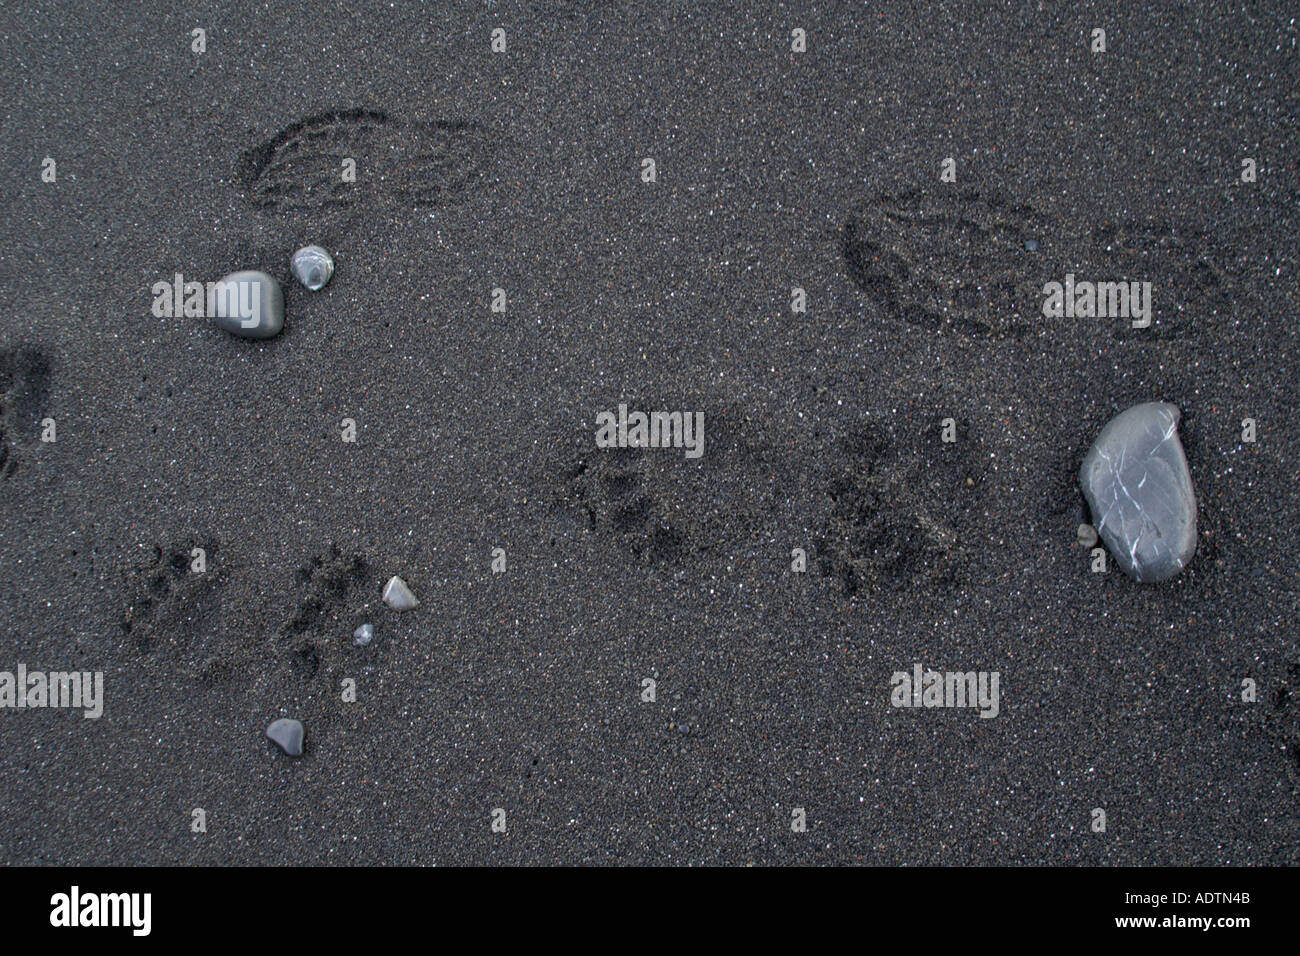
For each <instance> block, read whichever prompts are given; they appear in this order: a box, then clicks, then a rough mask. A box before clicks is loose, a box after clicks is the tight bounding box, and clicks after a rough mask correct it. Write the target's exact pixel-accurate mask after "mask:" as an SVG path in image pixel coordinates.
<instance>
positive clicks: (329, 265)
mask: <svg viewBox="0 0 1300 956" xmlns="http://www.w3.org/2000/svg"><path fill="white" fill-rule="evenodd" d="M289 269H290V271H292V272H293V277H294V278H295V279H297V280H298V281H299V282H301V283H302V284H303V285H305V286H306V287H307V288H309V289H311V291H312V292H316V291H318V290H320V289H323V288H325V285H326V284H327V283H328V282H329V281H330V277H331V276H333V275H334V260H333V258H331V257H330V254H329V253H328V252H326V251H325V250H324V249H322V248H321V247H320V246H304V247H303V248H301V249H299V250H298V251H297V252H295V253H294V254H293V258H292V259H291V260H290V261H289Z"/></svg>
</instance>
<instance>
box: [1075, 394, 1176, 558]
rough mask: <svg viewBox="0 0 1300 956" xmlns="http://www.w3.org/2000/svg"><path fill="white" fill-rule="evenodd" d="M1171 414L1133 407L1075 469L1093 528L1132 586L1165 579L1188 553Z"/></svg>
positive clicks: (1156, 405)
mask: <svg viewBox="0 0 1300 956" xmlns="http://www.w3.org/2000/svg"><path fill="white" fill-rule="evenodd" d="M1181 418H1182V415H1181V413H1180V412H1179V411H1178V409H1177V408H1176V407H1174V406H1173V405H1170V404H1168V403H1167V402H1147V403H1146V404H1143V405H1135V406H1134V407H1133V408H1130V409H1128V410H1127V411H1124V412H1121V413H1120V414H1119V415H1116V416H1115V417H1114V418H1112V419H1111V420H1110V421H1109V422H1108V423H1107V424H1106V427H1105V428H1103V429H1102V430H1101V434H1100V435H1098V436H1097V440H1096V441H1095V442H1094V443H1093V446H1092V448H1091V449H1090V450H1089V451H1088V454H1087V456H1086V457H1085V458H1084V460H1083V466H1082V467H1081V468H1080V469H1079V486H1080V487H1081V488H1082V489H1083V494H1084V497H1086V498H1087V499H1088V506H1089V508H1091V509H1092V516H1093V522H1094V524H1095V525H1096V528H1097V532H1098V533H1099V534H1100V535H1101V539H1102V541H1103V542H1104V543H1105V545H1106V547H1107V549H1108V550H1109V551H1110V553H1111V555H1112V556H1113V557H1114V558H1115V563H1116V564H1118V565H1119V566H1120V567H1121V568H1123V569H1124V571H1125V573H1127V574H1128V575H1129V577H1131V578H1133V579H1134V580H1136V581H1142V582H1147V581H1164V580H1166V579H1168V578H1171V577H1173V576H1174V575H1176V574H1177V573H1178V572H1179V571H1181V570H1182V569H1183V568H1184V567H1186V566H1187V562H1188V561H1190V560H1191V559H1192V555H1193V554H1194V553H1195V552H1196V495H1195V493H1194V492H1193V490H1192V476H1191V473H1190V472H1189V471H1188V469H1187V457H1186V455H1184V454H1183V446H1182V444H1181V443H1180V442H1179V440H1178V422H1179V420H1180V419H1181Z"/></svg>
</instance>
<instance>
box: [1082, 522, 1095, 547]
mask: <svg viewBox="0 0 1300 956" xmlns="http://www.w3.org/2000/svg"><path fill="white" fill-rule="evenodd" d="M1096 543H1097V529H1096V528H1094V527H1093V526H1092V525H1090V524H1081V525H1079V544H1080V545H1082V546H1083V547H1085V548H1091V547H1092V546H1093V545H1095V544H1096Z"/></svg>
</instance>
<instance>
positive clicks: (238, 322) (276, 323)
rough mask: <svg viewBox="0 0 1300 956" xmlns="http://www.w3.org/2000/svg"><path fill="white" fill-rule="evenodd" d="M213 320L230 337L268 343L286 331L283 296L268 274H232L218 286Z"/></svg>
mask: <svg viewBox="0 0 1300 956" xmlns="http://www.w3.org/2000/svg"><path fill="white" fill-rule="evenodd" d="M212 318H213V320H214V321H215V322H216V323H217V325H219V326H220V327H221V328H223V329H225V330H226V331H227V332H229V333H230V334H231V335H238V336H239V337H240V338H245V339H269V338H271V337H272V336H276V335H279V334H280V330H281V329H283V328H284V292H283V290H281V288H280V283H278V282H276V281H275V280H274V279H273V278H271V277H270V276H269V275H267V274H266V273H265V272H253V271H247V272H232V273H230V275H228V276H225V277H224V278H223V279H221V280H220V282H219V283H218V285H217V290H216V296H215V302H214V303H213V316H212Z"/></svg>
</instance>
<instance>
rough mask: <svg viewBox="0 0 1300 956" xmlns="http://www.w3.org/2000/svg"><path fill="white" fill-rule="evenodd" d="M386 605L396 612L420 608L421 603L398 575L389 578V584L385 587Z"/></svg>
mask: <svg viewBox="0 0 1300 956" xmlns="http://www.w3.org/2000/svg"><path fill="white" fill-rule="evenodd" d="M384 603H385V604H387V605H388V606H389V607H391V608H392V609H393V610H394V611H409V610H411V609H412V608H416V607H419V606H420V602H419V601H417V600H416V598H415V595H414V594H412V593H411V589H410V588H408V587H407V586H406V582H405V581H403V580H402V579H401V578H399V577H397V576H396V575H393V577H391V578H389V579H388V583H387V584H385V585H384Z"/></svg>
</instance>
